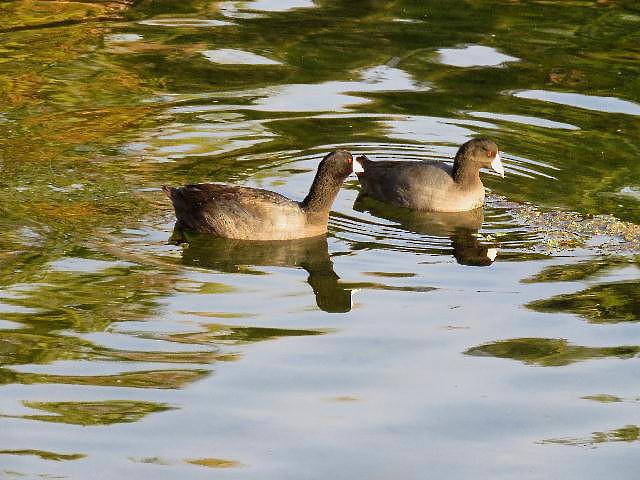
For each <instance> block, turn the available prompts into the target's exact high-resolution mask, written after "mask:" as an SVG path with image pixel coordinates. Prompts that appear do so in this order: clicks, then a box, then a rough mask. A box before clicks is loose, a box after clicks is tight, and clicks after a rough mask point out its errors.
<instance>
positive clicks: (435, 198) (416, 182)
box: [354, 138, 504, 212]
mask: <svg viewBox="0 0 640 480" xmlns="http://www.w3.org/2000/svg"><path fill="white" fill-rule="evenodd" d="M483 167H491V168H493V170H495V171H496V172H498V173H499V174H500V175H501V176H502V177H504V168H503V166H502V162H501V161H500V154H499V152H498V146H497V145H496V144H495V143H494V142H492V141H491V140H488V139H486V138H477V139H473V140H469V141H468V142H466V143H465V144H463V145H462V146H461V147H460V149H459V150H458V153H457V154H456V157H455V160H454V162H453V165H450V164H446V163H443V162H428V161H423V162H411V161H405V162H393V161H387V162H374V161H372V160H369V159H368V158H367V157H365V156H364V155H363V156H361V157H358V158H357V159H356V160H355V165H354V171H356V174H357V175H358V180H360V185H361V186H362V190H363V191H364V193H365V194H367V195H369V196H371V197H373V198H375V199H377V200H381V201H383V202H387V203H391V204H394V205H399V206H402V207H407V208H411V209H413V210H424V211H430V212H463V211H467V210H473V209H475V208H478V207H480V206H482V205H483V203H484V186H483V185H482V181H481V180H480V169H481V168H483Z"/></svg>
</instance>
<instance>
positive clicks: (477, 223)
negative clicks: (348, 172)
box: [353, 194, 498, 267]
mask: <svg viewBox="0 0 640 480" xmlns="http://www.w3.org/2000/svg"><path fill="white" fill-rule="evenodd" d="M353 208H354V210H357V211H360V212H368V213H370V214H371V215H373V216H376V217H379V218H383V219H386V220H391V221H392V222H395V223H397V224H399V227H400V228H402V229H404V230H409V231H411V232H415V233H419V234H425V235H429V236H433V237H445V238H449V239H450V240H451V247H452V249H453V256H454V258H455V259H456V261H457V262H458V263H459V264H460V265H471V266H476V267H486V266H489V265H491V264H492V263H493V262H494V260H495V259H496V256H497V254H498V249H497V248H494V247H491V246H487V245H484V244H481V243H480V241H479V239H478V231H479V230H480V228H481V227H482V222H483V221H484V209H483V208H482V207H480V208H476V209H475V210H469V211H466V212H425V211H419V210H410V209H408V208H402V207H397V206H393V205H388V204H385V203H382V202H379V201H377V200H374V199H372V198H370V197H367V196H366V195H362V194H360V195H359V196H358V198H357V199H356V201H355V203H354V205H353Z"/></svg>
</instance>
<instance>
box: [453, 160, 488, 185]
mask: <svg viewBox="0 0 640 480" xmlns="http://www.w3.org/2000/svg"><path fill="white" fill-rule="evenodd" d="M452 175H453V180H454V181H455V182H456V183H457V184H462V185H473V184H475V183H480V184H482V182H481V181H480V169H479V168H478V165H477V164H476V163H475V162H473V161H472V160H471V159H468V158H464V154H458V155H456V158H455V160H454V162H453V171H452Z"/></svg>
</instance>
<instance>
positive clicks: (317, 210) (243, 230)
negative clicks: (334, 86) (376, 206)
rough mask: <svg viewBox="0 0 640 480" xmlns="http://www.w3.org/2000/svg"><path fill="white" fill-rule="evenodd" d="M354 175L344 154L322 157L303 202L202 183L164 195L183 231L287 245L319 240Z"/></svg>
mask: <svg viewBox="0 0 640 480" xmlns="http://www.w3.org/2000/svg"><path fill="white" fill-rule="evenodd" d="M352 171H353V157H352V156H351V154H350V153H349V152H347V151H346V150H337V151H335V152H332V153H329V154H328V155H327V156H325V157H324V158H323V159H322V161H321V162H320V164H319V165H318V170H317V172H316V175H315V178H314V180H313V183H312V184H311V188H310V189H309V193H308V195H307V196H306V197H305V199H304V200H302V201H301V202H296V201H293V200H290V199H289V198H287V197H285V196H283V195H280V194H279V193H275V192H272V191H270V190H263V189H258V188H250V187H240V186H235V185H224V184H219V183H200V184H195V185H185V186H184V187H180V188H171V187H167V186H165V185H163V186H162V190H163V191H164V193H165V195H166V196H167V197H169V199H170V200H171V203H173V207H174V209H175V212H176V217H177V219H178V221H177V224H178V225H179V226H180V227H181V228H184V229H187V230H192V231H195V232H201V233H211V234H213V235H216V236H218V237H224V238H235V239H241V240H291V239H296V238H306V237H313V236H316V235H322V234H324V233H326V231H327V222H328V221H329V211H330V209H331V205H333V202H334V200H335V198H336V196H337V195H338V191H339V190H340V187H341V185H342V183H343V182H344V180H345V179H346V178H347V176H349V174H350V173H351V172H352Z"/></svg>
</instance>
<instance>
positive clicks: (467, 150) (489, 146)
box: [455, 138, 504, 177]
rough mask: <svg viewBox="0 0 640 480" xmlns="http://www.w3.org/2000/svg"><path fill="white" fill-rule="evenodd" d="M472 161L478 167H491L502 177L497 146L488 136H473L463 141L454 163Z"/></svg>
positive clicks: (502, 168) (459, 163)
mask: <svg viewBox="0 0 640 480" xmlns="http://www.w3.org/2000/svg"><path fill="white" fill-rule="evenodd" d="M463 162H465V163H466V162H473V163H476V164H477V165H478V169H480V168H492V169H493V170H494V171H495V172H497V173H498V174H500V176H502V177H504V167H503V165H502V161H501V159H500V152H499V150H498V146H497V145H496V144H495V142H493V141H492V140H489V139H488V138H474V139H473V140H469V141H468V142H466V143H464V144H463V145H462V146H461V147H460V149H459V150H458V153H457V154H456V160H455V163H457V164H458V165H461V164H462V163H463Z"/></svg>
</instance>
